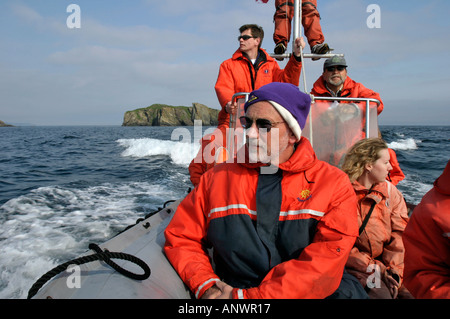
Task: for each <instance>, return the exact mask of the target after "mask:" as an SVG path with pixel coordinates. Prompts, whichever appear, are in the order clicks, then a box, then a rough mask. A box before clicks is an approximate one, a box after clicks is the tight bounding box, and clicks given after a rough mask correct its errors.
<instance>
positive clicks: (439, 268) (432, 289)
mask: <svg viewBox="0 0 450 319" xmlns="http://www.w3.org/2000/svg"><path fill="white" fill-rule="evenodd" d="M403 242H404V243H405V249H406V255H405V287H406V288H408V290H409V291H410V292H411V294H413V296H414V297H416V298H433V299H434V298H441V299H450V161H449V162H448V163H447V166H446V168H445V169H444V172H443V173H442V175H441V176H440V177H439V178H438V179H437V180H436V181H435V182H434V187H433V189H431V190H430V191H429V192H428V193H427V194H425V196H424V197H423V198H422V201H421V202H420V204H419V205H417V206H416V208H415V209H414V211H413V213H412V215H411V220H410V222H409V224H408V226H407V227H406V230H405V232H404V234H403Z"/></svg>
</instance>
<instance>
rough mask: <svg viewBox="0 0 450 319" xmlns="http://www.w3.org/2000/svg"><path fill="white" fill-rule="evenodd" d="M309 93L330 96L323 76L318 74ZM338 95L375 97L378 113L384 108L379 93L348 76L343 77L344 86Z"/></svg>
mask: <svg viewBox="0 0 450 319" xmlns="http://www.w3.org/2000/svg"><path fill="white" fill-rule="evenodd" d="M311 94H312V95H314V96H324V97H325V96H331V93H330V92H329V91H328V89H327V87H326V86H325V80H324V79H323V76H320V78H319V79H318V80H317V81H316V83H314V86H313V88H312V90H311ZM339 96H340V97H354V98H365V99H368V98H370V99H377V100H378V101H380V105H379V106H378V108H377V113H378V115H380V113H381V112H382V111H383V108H384V104H383V101H382V100H381V97H380V94H378V93H377V92H374V91H372V90H371V89H368V88H366V87H365V86H364V85H362V84H361V83H358V82H355V81H353V80H352V79H351V78H350V77H349V76H347V78H346V79H345V82H344V86H343V88H342V91H341V93H340V95H339Z"/></svg>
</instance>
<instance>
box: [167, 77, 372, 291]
mask: <svg viewBox="0 0 450 319" xmlns="http://www.w3.org/2000/svg"><path fill="white" fill-rule="evenodd" d="M310 103H311V98H310V96H309V95H308V94H305V93H302V92H301V91H300V90H299V89H298V87H297V86H295V85H292V84H289V83H278V82H275V83H270V84H267V85H265V86H263V87H261V88H260V89H258V90H255V91H253V92H252V93H251V94H250V96H249V100H248V102H247V103H246V104H245V107H244V108H245V112H246V113H245V116H243V117H241V119H240V120H241V123H242V125H243V126H244V128H245V130H246V136H247V144H246V145H245V146H244V147H242V148H241V149H240V150H239V152H238V153H239V154H238V156H237V160H236V161H235V162H234V163H223V164H220V165H216V166H214V167H213V168H211V169H210V170H208V171H207V172H206V173H205V174H203V176H202V177H201V179H200V182H199V185H198V186H197V187H196V188H195V189H194V190H193V191H192V192H191V193H189V194H188V196H187V197H186V198H185V199H184V200H183V201H182V202H181V203H180V205H179V206H178V208H177V211H176V212H175V214H174V216H173V219H172V220H171V222H170V223H169V225H168V226H167V228H166V230H165V238H166V243H165V247H164V251H165V253H166V256H167V257H168V259H169V260H170V262H171V263H172V265H173V267H174V268H175V270H176V271H177V272H178V274H179V275H180V277H181V278H182V279H183V281H184V282H185V284H186V285H187V286H188V287H189V288H190V289H191V291H192V292H193V293H194V294H195V296H196V298H206V299H215V298H223V299H228V298H240V299H247V298H248V299H257V298H271V299H273V298H326V297H330V296H331V298H367V294H366V293H365V292H364V290H363V288H362V286H361V284H360V283H359V282H358V281H357V280H356V278H354V277H353V276H351V275H349V274H348V273H346V272H345V271H344V265H345V263H346V261H347V258H348V255H349V253H350V250H351V248H352V246H353V244H354V242H355V240H356V237H357V236H358V222H357V214H356V197H355V196H354V191H353V188H352V186H351V184H350V181H349V180H348V177H347V176H346V175H345V173H343V172H342V171H341V170H339V169H338V168H336V167H333V166H331V165H329V164H328V163H325V162H322V161H319V160H318V159H317V158H316V156H315V153H314V150H313V148H312V146H311V144H310V143H309V141H308V140H307V139H306V138H304V137H302V129H303V128H304V126H305V122H306V118H307V116H308V113H309V109H310ZM240 159H243V160H242V161H240ZM269 166H272V168H273V170H270V172H271V174H268V173H267V171H266V170H265V168H268V167H269ZM208 248H212V249H213V256H214V265H215V266H214V268H213V266H212V263H211V261H210V256H209V254H208V251H207V249H208Z"/></svg>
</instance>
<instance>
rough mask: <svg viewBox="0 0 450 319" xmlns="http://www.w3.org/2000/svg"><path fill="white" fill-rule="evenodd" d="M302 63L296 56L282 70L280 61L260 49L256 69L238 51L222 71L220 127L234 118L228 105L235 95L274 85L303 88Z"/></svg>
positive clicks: (217, 84)
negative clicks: (278, 83)
mask: <svg viewBox="0 0 450 319" xmlns="http://www.w3.org/2000/svg"><path fill="white" fill-rule="evenodd" d="M301 69H302V63H301V62H299V61H297V60H296V58H295V56H294V55H292V56H291V57H290V59H289V61H288V63H287V64H286V67H285V68H284V69H280V66H279V65H278V62H277V61H276V60H275V59H274V58H272V57H271V56H270V55H268V54H267V52H266V51H265V50H264V49H260V50H259V56H258V59H257V61H256V68H255V66H254V65H253V64H252V62H251V61H250V60H249V59H248V58H247V57H246V56H244V54H243V53H242V52H241V50H239V49H238V50H237V51H236V52H235V53H234V54H233V56H232V57H231V58H230V59H228V60H225V61H224V62H223V63H222V64H221V65H220V69H219V75H218V77H217V81H216V85H215V90H216V94H217V98H218V99H219V103H220V105H221V106H222V109H221V110H220V112H219V124H218V126H219V127H220V126H221V125H224V124H225V125H226V126H229V120H230V116H229V114H228V113H227V112H226V111H225V106H226V104H227V103H228V102H230V101H231V99H232V98H233V95H234V94H236V93H242V92H244V93H245V92H248V93H250V92H252V91H253V90H256V89H259V88H260V87H262V86H263V85H266V84H269V83H272V82H285V83H292V84H294V85H297V86H298V85H299V82H300V73H301Z"/></svg>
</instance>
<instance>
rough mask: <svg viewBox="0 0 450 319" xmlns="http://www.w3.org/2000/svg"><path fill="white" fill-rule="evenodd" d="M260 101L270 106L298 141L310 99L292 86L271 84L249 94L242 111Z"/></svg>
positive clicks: (277, 83) (278, 83)
mask: <svg viewBox="0 0 450 319" xmlns="http://www.w3.org/2000/svg"><path fill="white" fill-rule="evenodd" d="M261 101H267V102H269V103H270V104H272V105H273V106H274V107H275V109H276V110H277V111H278V113H280V115H281V116H282V117H283V119H284V120H285V121H286V122H287V123H288V125H289V127H290V128H291V130H292V131H293V132H294V134H295V136H296V137H297V140H300V137H301V132H302V130H303V128H304V127H305V123H306V119H307V118H308V114H309V110H310V107H311V97H310V96H309V95H308V94H305V93H303V92H301V91H300V90H299V88H298V87H297V86H295V85H293V84H290V83H280V82H272V83H269V84H266V85H264V86H262V87H260V88H259V89H257V90H255V91H253V92H252V93H250V96H249V97H248V101H247V103H245V106H244V110H245V111H246V112H247V109H248V107H249V106H250V105H252V104H254V103H257V102H261Z"/></svg>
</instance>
